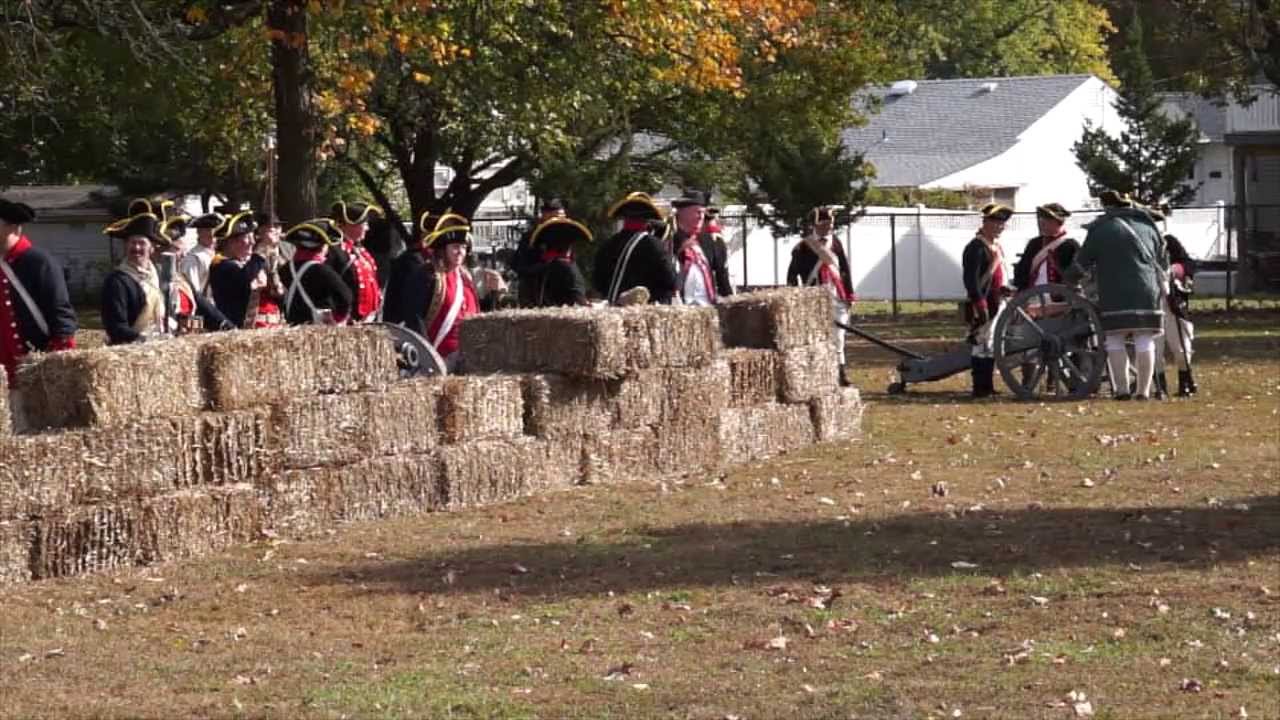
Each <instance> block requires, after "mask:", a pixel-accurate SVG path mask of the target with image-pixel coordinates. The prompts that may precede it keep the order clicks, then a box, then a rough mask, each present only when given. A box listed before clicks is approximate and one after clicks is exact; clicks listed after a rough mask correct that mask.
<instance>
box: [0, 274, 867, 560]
mask: <svg viewBox="0 0 1280 720" xmlns="http://www.w3.org/2000/svg"><path fill="white" fill-rule="evenodd" d="M829 313H830V301H829V297H828V296H827V295H826V293H825V292H824V291H822V290H814V289H787V290H779V291H769V292H765V293H755V294H751V295H746V296H738V297H734V298H732V299H731V300H730V301H729V302H726V303H725V304H724V305H722V306H720V307H719V308H689V307H659V306H646V307H635V308H625V309H606V310H600V309H560V310H548V311H509V312H501V313H492V314H488V315H482V316H479V317H476V318H472V319H469V320H467V321H466V322H465V323H463V326H462V332H463V348H462V351H463V357H464V361H463V366H464V370H465V372H464V374H462V375H457V376H454V377H449V378H423V379H416V380H398V379H396V378H395V376H396V368H395V361H394V355H393V354H392V352H391V351H390V347H391V343H389V342H388V341H387V339H386V337H385V336H384V335H383V331H382V330H381V329H378V328H374V327H359V328H342V329H335V328H301V329H287V330H276V331H265V332H253V333H247V332H236V333H226V334H212V335H206V336H199V337H194V338H187V339H182V340H176V341H165V342H158V343H154V344H148V345H141V346H136V347H120V348H103V349H98V350H86V351H80V352H73V353H62V354H52V355H48V356H43V357H40V358H37V359H35V360H34V361H33V362H30V363H28V364H27V365H25V366H24V368H23V370H22V373H21V374H20V380H19V386H20V387H21V388H22V389H23V391H24V397H34V398H36V399H35V401H34V403H33V404H34V405H36V406H37V408H36V410H35V416H36V422H35V423H34V427H35V428H42V429H44V431H43V432H38V433H35V434H18V435H12V436H6V435H7V433H6V432H5V431H6V430H7V427H6V426H3V425H0V583H11V582H23V581H26V580H30V579H40V578H49V577H62V576H68V575H76V574H80V573H85V572H95V571H104V570H114V569H118V568H126V567H133V566H139V565H147V564H151V563H156V562H164V561H170V560H176V559H181V558H188V557H196V556H200V555H204V554H208V553H211V552H216V551H218V550H220V549H222V548H225V547H228V546H230V545H234V544H237V543H244V542H251V541H254V540H255V539H257V538H260V537H262V536H263V535H264V533H266V532H268V531H269V532H271V533H274V534H275V535H277V536H279V535H285V536H295V537H296V536H306V535H310V534H314V533H319V532H324V531H326V530H329V529H331V528H333V527H334V526H335V525H337V524H339V523H344V522H352V521H365V520H373V519H378V518H385V517H392V516H399V515H412V514H420V513H427V512H435V511H448V510H454V509H459V508H465V507H471V506H475V505H481V504H486V503H495V502H503V501H508V500H511V499H513V498H518V497H522V496H526V495H529V494H533V493H541V492H550V491H555V490H558V489H563V488H569V487H572V486H574V485H578V484H611V483H620V482H632V481H644V480H649V479H653V478H657V477H666V476H671V475H683V474H694V475H698V474H705V473H708V472H715V471H718V470H720V469H721V468H723V467H725V466H726V465H731V464H734V463H739V462H744V461H749V460H756V459H760V458H764V457H769V456H772V455H776V454H778V453H782V452H787V451H790V450H794V449H797V448H800V447H804V446H805V445H808V444H811V443H813V442H815V441H827V440H840V439H848V438H852V437H856V436H857V433H858V429H859V426H860V419H861V411H862V405H861V400H860V397H859V395H858V393H857V391H856V390H854V389H852V388H843V389H841V388H837V387H836V385H835V355H834V351H833V349H832V348H831V346H830V333H829V332H828V331H827V330H828V327H829V324H830V314H829ZM184 366H185V367H189V368H193V369H198V372H190V373H182V372H180V371H179V370H180V368H182V367H184ZM192 378H194V379H192ZM166 383H168V384H166ZM46 384H47V385H48V387H45V385H46ZM27 393H29V394H27ZM0 399H7V396H6V395H5V393H4V392H3V387H2V386H0ZM42 405H44V406H43V407H42ZM0 409H5V408H4V407H3V406H0ZM3 416H4V418H5V419H7V418H8V412H7V411H6V412H4V413H3ZM19 427H22V428H24V429H25V428H26V427H29V426H28V425H19Z"/></svg>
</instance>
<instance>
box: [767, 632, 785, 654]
mask: <svg viewBox="0 0 1280 720" xmlns="http://www.w3.org/2000/svg"><path fill="white" fill-rule="evenodd" d="M769 649H770V650H786V649H787V639H786V638H785V637H783V636H782V635H779V636H778V637H775V638H772V639H770V640H769Z"/></svg>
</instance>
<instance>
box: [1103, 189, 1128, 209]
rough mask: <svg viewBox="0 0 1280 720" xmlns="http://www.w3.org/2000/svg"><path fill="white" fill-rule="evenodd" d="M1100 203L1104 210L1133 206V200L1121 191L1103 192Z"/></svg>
mask: <svg viewBox="0 0 1280 720" xmlns="http://www.w3.org/2000/svg"><path fill="white" fill-rule="evenodd" d="M1098 202H1101V203H1102V207H1104V208H1108V207H1132V206H1133V198H1131V197H1129V194H1128V193H1122V192H1120V191H1119V190H1103V191H1102V192H1101V193H1099V194H1098Z"/></svg>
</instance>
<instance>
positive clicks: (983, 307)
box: [973, 298, 991, 325]
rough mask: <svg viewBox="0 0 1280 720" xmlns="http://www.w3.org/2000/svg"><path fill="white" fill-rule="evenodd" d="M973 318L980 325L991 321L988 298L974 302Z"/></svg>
mask: <svg viewBox="0 0 1280 720" xmlns="http://www.w3.org/2000/svg"><path fill="white" fill-rule="evenodd" d="M973 319H974V322H976V323H977V324H978V325H986V324H987V323H988V322H990V321H991V311H990V310H989V309H988V308H987V300H986V298H983V299H982V300H979V301H978V302H976V303H974V304H973Z"/></svg>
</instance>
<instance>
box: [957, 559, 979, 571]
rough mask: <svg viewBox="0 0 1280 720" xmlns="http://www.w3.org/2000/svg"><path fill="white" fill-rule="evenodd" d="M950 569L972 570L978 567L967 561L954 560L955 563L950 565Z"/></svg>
mask: <svg viewBox="0 0 1280 720" xmlns="http://www.w3.org/2000/svg"><path fill="white" fill-rule="evenodd" d="M951 567H953V568H955V569H957V570H972V569H974V568H976V567H978V564H977V563H971V562H969V561H968V560H956V561H955V562H953V563H951Z"/></svg>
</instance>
